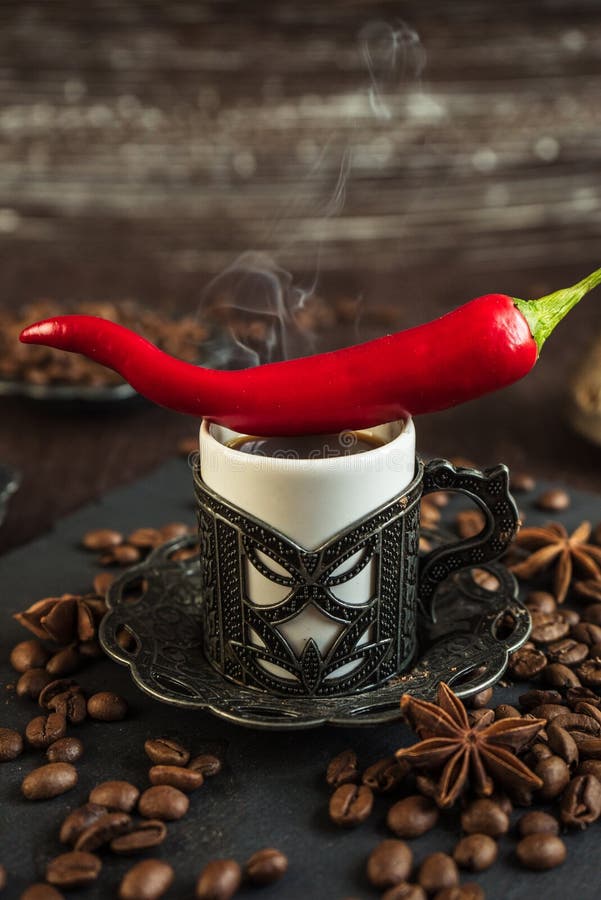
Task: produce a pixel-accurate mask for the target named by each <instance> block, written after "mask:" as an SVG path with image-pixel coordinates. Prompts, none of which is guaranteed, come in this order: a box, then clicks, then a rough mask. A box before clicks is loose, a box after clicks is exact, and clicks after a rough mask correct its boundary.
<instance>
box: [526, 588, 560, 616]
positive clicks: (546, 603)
mask: <svg viewBox="0 0 601 900" xmlns="http://www.w3.org/2000/svg"><path fill="white" fill-rule="evenodd" d="M526 606H527V607H528V609H529V610H530V612H531V613H532V614H534V613H540V614H542V615H552V614H553V613H554V612H557V600H556V599H555V597H554V596H553V594H549V592H548V591H530V593H529V594H528V596H527V597H526Z"/></svg>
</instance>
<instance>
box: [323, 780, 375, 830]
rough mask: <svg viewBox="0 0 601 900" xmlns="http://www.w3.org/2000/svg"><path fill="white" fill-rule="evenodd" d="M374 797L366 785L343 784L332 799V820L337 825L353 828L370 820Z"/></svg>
mask: <svg viewBox="0 0 601 900" xmlns="http://www.w3.org/2000/svg"><path fill="white" fill-rule="evenodd" d="M373 804H374V795H373V792H372V791H371V789H370V788H368V787H367V785H365V784H361V785H357V784H341V785H340V787H339V788H336V790H335V791H334V793H333V794H332V796H331V797H330V806H329V811H330V819H331V820H332V822H334V823H335V824H336V825H341V826H343V827H344V828H353V827H354V826H355V825H360V824H361V823H362V822H365V820H366V819H367V818H368V816H369V814H370V813H371V810H372V807H373Z"/></svg>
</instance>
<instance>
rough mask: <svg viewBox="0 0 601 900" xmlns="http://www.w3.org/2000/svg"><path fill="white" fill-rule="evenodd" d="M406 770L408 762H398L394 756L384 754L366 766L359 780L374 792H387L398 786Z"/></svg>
mask: <svg viewBox="0 0 601 900" xmlns="http://www.w3.org/2000/svg"><path fill="white" fill-rule="evenodd" d="M408 772H409V765H408V763H405V762H404V761H403V762H399V761H398V760H397V758H396V757H395V756H386V757H384V759H379V760H378V761H377V762H375V763H372V765H371V766H368V768H367V769H366V770H365V772H364V773H363V775H362V776H361V781H362V783H363V784H366V785H367V787H369V788H371V789H372V791H374V792H375V793H376V794H387V793H388V792H389V791H392V790H393V789H394V788H395V787H398V785H399V784H400V783H401V782H402V781H403V779H404V778H406V776H407V773H408Z"/></svg>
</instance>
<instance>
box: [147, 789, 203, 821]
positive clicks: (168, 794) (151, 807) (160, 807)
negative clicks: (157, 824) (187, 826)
mask: <svg viewBox="0 0 601 900" xmlns="http://www.w3.org/2000/svg"><path fill="white" fill-rule="evenodd" d="M189 806H190V801H189V800H188V797H187V796H186V795H185V794H184V793H183V792H182V791H179V790H178V789H177V788H174V787H170V785H168V784H160V785H157V786H156V787H151V788H147V790H145V791H144V793H143V794H142V796H141V797H140V800H139V802H138V810H139V812H140V815H142V816H144V817H145V818H146V819H163V820H165V821H167V822H173V821H175V820H176V819H181V818H182V817H183V816H185V815H186V813H187V812H188V807H189Z"/></svg>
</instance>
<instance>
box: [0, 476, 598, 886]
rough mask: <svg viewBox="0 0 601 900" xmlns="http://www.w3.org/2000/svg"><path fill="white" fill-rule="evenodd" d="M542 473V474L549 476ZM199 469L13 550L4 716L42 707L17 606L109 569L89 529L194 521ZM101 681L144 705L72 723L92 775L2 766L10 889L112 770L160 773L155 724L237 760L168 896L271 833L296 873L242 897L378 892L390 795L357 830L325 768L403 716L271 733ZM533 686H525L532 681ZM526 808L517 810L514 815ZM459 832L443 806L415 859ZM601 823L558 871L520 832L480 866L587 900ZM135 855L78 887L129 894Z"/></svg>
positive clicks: (366, 754) (198, 817) (120, 497)
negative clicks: (527, 848)
mask: <svg viewBox="0 0 601 900" xmlns="http://www.w3.org/2000/svg"><path fill="white" fill-rule="evenodd" d="M540 487H542V486H539V489H540ZM191 498H192V487H191V473H190V471H189V469H188V467H187V465H186V463H184V462H182V461H177V460H174V461H172V462H170V463H168V464H166V465H164V466H163V467H162V468H160V469H159V470H158V471H156V472H155V473H154V474H153V475H151V476H150V477H149V478H147V479H145V480H144V481H141V482H139V483H137V484H134V485H131V486H129V487H127V488H125V489H121V490H118V491H115V492H113V493H111V494H109V495H107V496H106V497H105V498H103V500H102V501H101V502H99V503H96V504H93V505H91V506H89V507H87V508H85V509H83V510H81V511H80V512H78V513H76V514H75V515H73V516H70V517H69V518H67V519H64V520H63V521H62V522H60V523H59V525H58V526H57V527H56V529H55V530H54V531H53V532H52V533H50V534H48V535H45V536H44V537H42V538H40V539H39V540H37V541H35V542H34V543H32V544H30V545H28V546H26V547H22V548H20V549H18V550H16V551H14V552H12V553H10V554H8V555H6V556H4V557H2V558H1V559H0V710H1V712H0V726H9V727H18V728H20V729H24V727H25V725H26V723H27V722H28V721H29V719H30V718H32V717H33V716H34V715H36V714H37V707H36V706H35V705H34V704H33V703H32V702H31V701H25V700H18V699H17V698H16V697H15V696H14V692H13V691H12V689H11V685H13V684H14V682H15V681H16V676H15V673H14V672H13V671H12V669H11V668H10V667H9V664H8V655H9V652H10V648H11V646H12V645H13V644H14V643H16V642H17V641H19V640H22V639H24V638H26V637H27V633H26V632H25V631H24V630H23V629H22V628H20V626H19V625H17V623H16V622H14V620H13V619H12V618H11V614H12V613H13V612H15V611H17V610H20V609H23V608H24V607H26V606H27V605H28V604H30V603H32V602H33V601H34V600H38V599H40V598H41V597H44V596H51V595H57V594H61V593H63V592H67V591H75V592H76V591H80V590H86V589H88V588H89V585H90V583H91V580H92V576H93V574H94V573H95V572H96V571H97V567H96V566H95V565H94V555H93V554H87V553H85V552H83V551H82V550H81V549H79V548H78V542H79V540H80V537H81V535H82V534H83V532H85V531H86V530H88V529H90V528H94V527H100V526H106V527H118V528H120V529H122V530H124V531H125V532H127V531H128V530H129V529H133V528H135V527H138V526H140V525H161V524H165V523H167V522H169V521H175V520H180V521H181V520H184V521H186V520H190V521H193V507H192V499H191ZM518 499H519V503H520V506H521V507H522V508H523V509H524V510H525V511H526V513H527V515H528V522H529V523H534V522H542V521H544V520H545V519H546V518H548V516H545V514H542V513H539V512H536V511H534V509H533V507H532V505H531V503H529V502H528V498H523V497H519V498H518ZM561 518H562V520H563V521H564V522H565V523H566V525H568V527H570V526H574V525H576V524H577V523H578V522H580V521H581V520H582V519H583V518H589V519H591V520H592V521H594V522H596V521H598V520H599V518H601V501H600V498H599V497H598V496H594V495H587V494H585V493H582V492H580V493H579V492H573V503H572V507H571V509H570V510H569V511H568V512H567V513H565V514H562V516H561ZM78 678H79V680H80V681H81V683H82V685H83V686H84V688H85V689H86V690H88V691H90V692H91V691H94V690H101V689H111V690H115V691H118V692H120V693H122V694H123V695H124V696H125V697H126V698H127V700H128V701H129V703H130V704H131V715H130V717H129V719H128V720H127V721H125V722H121V723H114V724H101V723H91V722H86V723H84V724H83V725H82V726H79V727H78V728H77V729H75V728H74V729H73V730H72V733H74V734H75V733H76V734H77V735H78V736H80V737H81V738H82V740H83V742H84V744H85V756H84V758H83V759H82V760H81V762H80V763H79V764H78V769H79V784H78V786H77V787H76V788H75V789H74V790H73V791H71V792H70V793H68V794H65V795H64V796H62V797H59V798H56V799H54V800H51V801H48V802H43V803H32V802H28V801H25V800H24V799H22V797H21V795H20V791H19V785H20V782H21V780H22V778H23V777H24V775H25V774H26V773H27V772H29V771H30V770H31V769H33V768H34V767H35V766H36V765H38V764H40V762H43V757H41V756H40V754H39V752H38V751H35V752H34V751H27V752H26V753H25V754H24V755H23V756H22V757H21V758H20V759H18V760H16V761H14V762H11V763H5V764H3V765H1V766H0V862H1V863H3V864H4V865H5V866H6V868H7V869H8V873H9V882H8V886H7V889H6V890H5V892H4V893H3V895H2V896H3V898H4V897H7V898H18V897H19V895H20V893H21V891H22V890H23V889H24V888H25V887H26V886H27V885H28V884H30V883H32V882H33V881H35V880H38V879H42V878H43V874H44V869H45V865H46V863H47V861H48V860H49V859H50V858H51V857H52V856H54V855H55V854H57V853H59V852H61V850H62V848H61V845H60V844H59V842H58V829H59V826H60V822H61V821H62V819H63V818H64V816H65V815H66V813H67V812H68V811H69V810H71V809H73V808H74V807H76V806H78V805H79V804H80V803H82V802H84V801H85V799H86V797H87V794H88V792H89V790H90V789H91V788H92V787H93V786H94V785H95V784H97V783H98V782H99V781H103V780H107V779H109V778H125V779H128V780H131V781H132V782H134V783H136V784H138V785H139V786H140V787H144V786H146V785H147V780H146V772H147V768H148V760H147V759H146V757H145V754H144V751H143V743H144V740H145V739H146V738H147V737H150V736H159V735H162V736H169V737H173V738H176V739H178V740H181V741H182V742H183V743H185V744H187V745H189V746H190V747H191V748H192V749H193V751H194V752H202V751H212V752H216V753H217V754H219V755H220V756H222V757H223V758H224V759H225V766H224V771H223V772H222V774H221V775H219V776H218V777H216V778H214V779H212V780H210V781H207V783H206V784H205V785H204V786H203V787H202V788H201V789H200V790H199V791H198V792H197V793H196V794H194V795H192V802H191V807H190V812H189V813H188V815H187V816H186V818H185V819H183V820H182V821H181V822H176V823H173V824H172V825H170V826H169V836H168V838H167V841H166V842H165V843H164V845H163V846H162V848H160V849H159V850H158V851H157V853H156V854H155V855H158V856H161V857H163V858H165V859H168V860H170V861H171V862H172V863H173V865H174V867H175V870H176V880H175V883H174V885H173V887H172V888H171V890H170V891H169V893H168V894H167V895H166V896H167V897H169V898H191V897H193V895H194V883H195V879H196V876H197V874H198V873H199V871H200V870H201V868H202V867H203V865H204V864H205V863H206V862H207V861H208V860H209V859H211V858H213V857H216V856H234V857H236V858H237V859H239V860H240V861H241V862H243V861H244V859H245V858H247V857H248V856H249V855H250V854H251V853H252V852H254V851H255V850H257V849H259V848H261V847H264V846H277V847H279V848H280V849H281V850H283V851H284V852H285V853H286V854H287V855H288V856H289V859H290V868H289V871H288V874H287V875H286V877H285V879H284V880H283V881H282V882H280V883H279V884H276V885H273V886H271V887H267V888H261V889H252V888H246V889H244V890H243V891H241V893H240V895H239V896H240V897H252V896H260V897H265V898H268V897H274V898H275V897H277V898H287V900H301V898H302V900H306V898H328V900H330V898H331V900H344V898H350V897H351V896H352V897H353V898H365V900H367V898H371V897H377V896H378V893H377V891H375V890H374V889H372V888H371V887H370V885H369V884H368V883H367V881H366V879H365V875H364V871H365V860H366V858H367V856H368V854H369V852H370V851H371V850H372V848H373V847H374V846H375V845H376V844H377V843H378V842H379V841H380V840H382V839H383V838H385V837H387V836H388V834H387V830H386V826H385V815H386V810H387V808H388V806H389V805H390V802H391V801H390V800H389V799H386V798H383V799H382V798H378V799H377V800H376V804H375V808H374V812H373V814H372V816H371V819H370V820H369V821H368V822H367V823H366V824H364V825H363V826H362V827H360V828H358V829H355V830H352V831H343V830H340V829H338V828H336V827H334V826H333V825H331V824H330V822H329V819H328V816H327V804H328V792H327V790H326V788H325V784H324V770H325V767H326V765H327V762H328V760H329V759H330V758H331V757H332V756H333V755H334V754H335V753H337V752H339V751H340V750H342V749H344V748H346V747H349V746H352V747H354V748H355V749H356V750H357V752H358V753H359V756H360V760H361V762H362V763H363V764H365V765H368V764H369V763H371V762H373V761H375V760H376V759H378V758H379V757H381V756H383V755H385V754H386V753H389V752H390V751H392V750H393V749H394V748H396V747H397V746H400V745H401V744H406V743H410V742H411V740H412V737H411V734H410V732H409V731H408V729H407V728H405V727H404V726H400V725H395V724H392V725H387V726H383V727H380V728H374V729H352V730H351V729H344V730H342V729H336V728H329V727H326V728H321V729H318V730H314V731H308V732H301V733H296V732H294V733H289V734H286V733H261V732H254V731H250V730H247V729H243V728H239V727H236V726H233V725H230V724H227V723H225V722H222V721H220V720H219V719H216V718H213V717H212V716H210V715H209V714H206V713H196V712H191V711H186V710H179V709H173V708H170V707H168V706H164V705H161V704H160V703H157V702H155V701H153V700H151V699H150V698H149V697H147V696H145V695H144V694H142V693H141V692H140V691H139V690H138V689H137V688H135V686H134V685H133V684H132V682H131V680H130V678H129V675H128V673H127V671H126V670H125V669H123V668H121V667H119V666H118V665H116V664H115V663H113V662H109V661H108V660H100V661H97V662H94V663H92V664H90V665H89V666H88V667H87V668H86V669H85V670H84V671H83V672H82V673H81V676H78ZM520 690H521V689H520ZM519 692H520V691H519V690H516V689H506V688H497V689H496V690H495V697H494V703H495V705H496V704H498V703H501V702H510V701H511V699H513V698H514V697H516V696H517V694H518V693H519ZM518 815H519V812H518V813H514V816H513V820H515V819H517V817H518ZM458 834H459V830H458V825H457V813H456V812H450V813H448V814H445V815H443V816H442V817H441V822H440V824H439V825H438V826H437V828H436V829H435V830H434V831H432V832H430V833H429V834H427V835H425V836H424V837H422V838H420V839H418V840H415V841H413V842H412V843H411V846H412V849H413V851H414V855H415V860H416V861H417V862H419V861H421V860H422V859H423V858H424V856H426V855H427V854H428V853H430V852H432V851H434V850H443V851H450V850H451V849H452V847H453V845H454V843H455V841H456V839H457V836H458ZM600 836H601V831H600V828H599V824H596V825H594V826H593V827H591V828H590V829H589V830H588V831H587V832H586V833H584V834H568V835H567V836H566V843H567V845H568V861H567V862H566V864H565V865H564V866H563V867H562V868H561V869H557V870H554V871H551V872H548V873H543V874H534V873H530V872H525V871H523V870H522V869H521V868H519V867H518V865H517V864H516V862H515V858H514V848H515V838H514V837H513V836H508V837H505V838H503V839H502V840H501V841H500V852H499V861H498V862H497V864H495V865H494V866H493V867H492V869H490V870H489V871H488V872H486V873H483V874H482V875H479V876H475V877H473V876H471V875H470V876H466V877H465V878H464V880H476V881H478V882H479V883H480V884H481V885H482V887H483V888H484V889H485V891H486V896H487V897H488V898H489V900H490V898H494V900H497V898H498V900H501V898H508V900H519V898H529V897H531V895H532V894H533V893H537V894H539V895H540V896H541V897H545V898H546V900H555V898H557V900H560V898H561V900H564V898H565V896H566V894H568V893H569V895H570V896H571V897H574V898H578V900H586V898H594V897H598V896H599V895H600V894H601V879H600V876H599V865H598V860H599V853H598V851H599V839H600ZM134 861H135V860H134V859H131V860H126V859H114V858H112V857H109V856H105V857H104V865H103V872H102V874H101V878H100V880H99V881H98V882H97V883H96V884H95V885H94V886H92V887H91V888H88V889H86V890H81V891H74V892H70V895H69V896H71V897H73V898H78V897H89V898H97V897H115V896H116V895H117V886H118V884H119V880H120V878H121V876H122V875H123V873H124V872H125V870H126V869H127V868H128V867H129V866H130V865H132V864H133V862H134Z"/></svg>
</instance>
